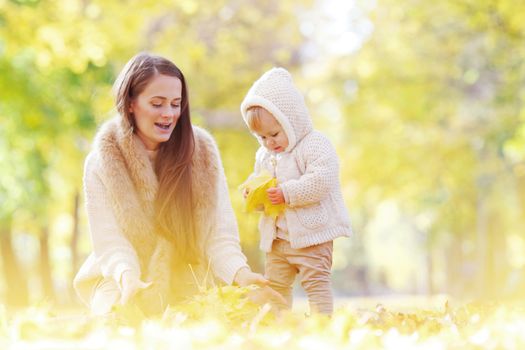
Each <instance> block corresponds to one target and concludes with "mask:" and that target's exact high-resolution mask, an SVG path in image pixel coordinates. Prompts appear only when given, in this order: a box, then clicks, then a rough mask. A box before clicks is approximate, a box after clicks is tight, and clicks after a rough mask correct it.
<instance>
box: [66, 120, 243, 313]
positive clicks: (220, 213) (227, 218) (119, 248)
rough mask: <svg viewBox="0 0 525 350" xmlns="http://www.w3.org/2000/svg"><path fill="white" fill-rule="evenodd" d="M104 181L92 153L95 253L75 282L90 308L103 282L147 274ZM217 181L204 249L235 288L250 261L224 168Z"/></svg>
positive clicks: (87, 188)
mask: <svg viewBox="0 0 525 350" xmlns="http://www.w3.org/2000/svg"><path fill="white" fill-rule="evenodd" d="M197 131H199V130H197ZM202 133H203V132H202V131H200V132H199V134H202ZM209 137H211V136H209ZM146 157H147V155H144V159H146ZM103 178H104V177H103V176H101V162H100V158H99V155H98V153H97V152H91V153H90V154H89V155H88V157H87V158H86V161H85V168H84V193H85V205H86V211H87V217H88V223H89V231H90V237H91V242H92V245H93V252H92V253H91V254H90V255H89V256H88V258H87V260H86V261H85V262H84V264H83V265H82V267H81V268H80V270H79V272H78V273H77V275H76V277H75V281H74V285H75V289H76V291H77V294H78V295H79V296H80V298H81V299H82V301H84V302H85V303H86V304H88V305H89V303H90V297H91V293H92V291H93V288H94V287H95V285H96V283H97V281H98V280H99V279H100V278H102V277H104V278H113V279H114V280H115V281H116V282H117V283H120V280H121V276H122V273H123V272H124V271H126V270H129V271H131V272H132V273H133V274H134V275H135V276H138V277H139V276H141V275H143V272H144V271H141V267H140V262H139V258H138V255H137V253H136V251H135V249H134V247H133V245H132V244H131V243H130V241H129V240H128V239H127V238H126V237H125V235H124V234H123V232H122V228H121V227H120V226H119V224H118V221H117V218H116V216H115V209H114V208H113V205H112V201H111V199H110V198H109V193H108V190H107V188H106V185H105V184H104V182H103ZM217 181H218V183H217V185H216V188H217V196H218V199H217V210H216V211H214V217H209V220H211V221H212V223H211V227H212V231H213V232H212V233H211V235H210V236H209V237H208V238H207V239H206V242H205V246H204V249H205V251H206V253H207V255H208V258H209V261H210V262H211V269H212V271H213V272H214V274H215V276H217V277H218V278H220V279H221V280H223V281H224V282H226V283H228V284H231V283H232V282H233V279H234V277H235V273H236V272H237V271H238V270H239V269H240V268H241V267H246V266H247V264H246V257H245V256H244V254H243V253H242V252H241V249H240V245H239V236H238V228H237V221H236V218H235V215H234V212H233V209H232V206H231V203H230V199H229V193H228V189H227V185H226V177H225V175H224V170H223V169H222V165H221V164H219V176H218V179H217Z"/></svg>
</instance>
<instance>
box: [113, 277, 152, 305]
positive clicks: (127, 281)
mask: <svg viewBox="0 0 525 350" xmlns="http://www.w3.org/2000/svg"><path fill="white" fill-rule="evenodd" d="M149 286H151V282H149V283H146V282H143V281H141V280H140V278H139V277H137V276H136V275H135V274H133V273H132V271H131V270H126V271H124V272H123V273H122V276H121V277H120V305H125V304H127V302H128V301H129V300H130V299H131V298H132V297H133V296H135V294H137V292H138V291H140V290H142V289H146V288H148V287H149Z"/></svg>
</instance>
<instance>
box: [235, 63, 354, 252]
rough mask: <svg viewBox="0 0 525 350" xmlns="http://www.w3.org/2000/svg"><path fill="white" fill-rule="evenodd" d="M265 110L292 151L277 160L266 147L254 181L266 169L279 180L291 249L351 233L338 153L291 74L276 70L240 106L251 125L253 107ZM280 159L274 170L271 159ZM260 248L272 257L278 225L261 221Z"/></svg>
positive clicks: (268, 219)
mask: <svg viewBox="0 0 525 350" xmlns="http://www.w3.org/2000/svg"><path fill="white" fill-rule="evenodd" d="M252 106H261V107H263V108H264V109H266V110H267V111H268V112H270V113H271V114H272V115H273V116H274V117H275V118H276V120H277V121H278V122H279V123H280V124H281V126H282V128H283V130H284V132H285V133H286V136H287V137H288V147H287V148H286V149H285V150H284V152H282V153H279V154H277V155H275V154H272V152H271V151H269V150H268V149H266V148H265V147H264V146H263V143H262V141H261V140H259V142H260V143H261V147H260V148H259V150H258V151H257V153H256V155H255V167H254V173H253V175H256V174H258V173H259V172H260V171H262V170H263V169H266V170H267V171H268V172H269V173H270V174H275V175H276V177H277V182H278V184H279V187H280V188H281V190H282V191H283V194H284V197H285V202H286V210H285V212H284V218H285V220H286V226H287V230H288V237H289V241H290V245H291V246H292V248H304V247H309V246H313V245H316V244H321V243H324V242H328V241H331V240H333V239H335V238H337V237H341V236H349V235H350V234H351V233H352V230H351V226H350V218H349V215H348V212H347V209H346V207H345V204H344V201H343V196H342V193H341V187H340V182H339V161H338V157H337V154H336V152H335V149H334V147H333V146H332V144H331V143H330V141H329V140H328V139H327V138H326V137H325V136H324V135H322V134H321V133H320V132H318V131H316V130H314V129H313V126H312V121H311V118H310V115H309V112H308V109H307V107H306V104H305V102H304V98H303V96H302V94H301V93H300V92H299V91H298V89H297V88H296V87H295V85H294V83H293V80H292V77H291V75H290V73H289V72H288V71H287V70H285V69H283V68H272V69H270V70H269V71H267V72H266V73H264V74H263V75H262V76H261V77H260V78H259V79H258V80H257V81H256V82H255V83H254V84H253V86H252V87H251V88H250V90H249V91H248V93H247V94H246V96H245V98H244V100H243V101H242V103H241V113H242V116H243V119H244V121H245V122H246V114H247V111H248V109H249V108H250V107H252ZM272 158H276V159H277V163H276V165H275V166H274V164H272V161H271V159H272ZM259 231H260V233H261V241H260V248H261V250H263V251H265V252H269V251H271V247H272V241H273V240H274V239H275V237H276V234H277V230H276V221H275V219H274V218H272V217H270V216H265V215H261V219H260V221H259Z"/></svg>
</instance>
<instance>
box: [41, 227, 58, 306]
mask: <svg viewBox="0 0 525 350" xmlns="http://www.w3.org/2000/svg"><path fill="white" fill-rule="evenodd" d="M39 238H40V278H41V282H42V293H43V295H44V298H46V299H47V300H51V301H53V300H55V292H54V288H53V278H52V277H51V276H52V273H51V259H50V257H49V229H48V228H47V227H42V228H41V230H40V237H39Z"/></svg>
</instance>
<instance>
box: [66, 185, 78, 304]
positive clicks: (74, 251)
mask: <svg viewBox="0 0 525 350" xmlns="http://www.w3.org/2000/svg"><path fill="white" fill-rule="evenodd" d="M79 207H80V193H79V191H78V190H77V191H75V196H74V198H73V213H72V215H73V232H71V245H70V250H71V278H70V281H73V279H74V278H75V275H76V273H77V271H78V267H79V257H78V239H79V235H80V233H79V227H80V224H79V220H80V218H79ZM68 285H69V286H70V287H71V290H70V292H71V295H72V296H73V295H74V291H73V289H72V287H73V284H72V283H69V284H68Z"/></svg>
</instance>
